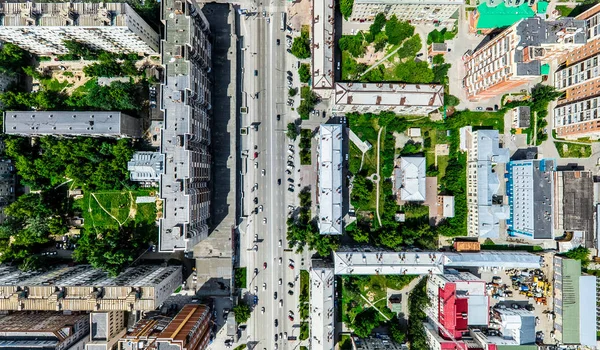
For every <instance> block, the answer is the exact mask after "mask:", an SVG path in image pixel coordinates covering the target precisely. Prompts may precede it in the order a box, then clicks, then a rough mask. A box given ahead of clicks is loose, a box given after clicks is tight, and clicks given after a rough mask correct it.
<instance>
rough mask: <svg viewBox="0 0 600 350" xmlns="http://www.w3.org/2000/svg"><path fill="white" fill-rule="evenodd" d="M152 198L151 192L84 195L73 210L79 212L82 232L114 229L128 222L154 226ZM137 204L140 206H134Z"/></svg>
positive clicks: (111, 192)
mask: <svg viewBox="0 0 600 350" xmlns="http://www.w3.org/2000/svg"><path fill="white" fill-rule="evenodd" d="M154 196H156V191H155V190H136V191H128V190H123V191H114V190H109V191H96V192H86V193H84V195H83V198H81V199H78V200H76V201H75V203H74V206H75V207H77V208H80V209H81V211H82V214H83V217H84V223H85V226H86V228H88V229H90V228H91V227H93V228H115V229H118V228H120V227H122V226H124V225H126V224H127V223H128V222H130V221H133V222H135V223H143V224H151V223H154V222H155V221H156V220H157V216H156V213H157V208H156V205H157V204H156V200H155V199H154ZM136 199H137V201H136ZM140 200H142V201H144V203H137V202H139V201H140Z"/></svg>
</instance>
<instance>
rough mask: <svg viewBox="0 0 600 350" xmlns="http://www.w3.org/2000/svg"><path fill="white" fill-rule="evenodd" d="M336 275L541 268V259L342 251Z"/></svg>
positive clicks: (506, 255) (336, 255) (501, 254)
mask: <svg viewBox="0 0 600 350" xmlns="http://www.w3.org/2000/svg"><path fill="white" fill-rule="evenodd" d="M333 258H334V268H335V274H336V275H350V274H352V275H375V274H381V275H403V274H406V275H427V274H438V275H439V274H443V273H444V269H445V268H483V269H491V268H539V267H540V266H541V263H540V257H539V256H537V255H535V254H531V253H522V252H500V251H485V252H472V253H471V252H470V253H466V252H465V253H446V252H350V251H348V252H343V251H338V252H334V253H333Z"/></svg>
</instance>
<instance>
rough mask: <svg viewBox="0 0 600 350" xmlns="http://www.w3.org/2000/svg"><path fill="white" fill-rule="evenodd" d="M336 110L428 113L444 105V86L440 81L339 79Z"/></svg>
mask: <svg viewBox="0 0 600 350" xmlns="http://www.w3.org/2000/svg"><path fill="white" fill-rule="evenodd" d="M334 101H335V106H334V111H335V112H340V113H350V112H356V113H379V112H384V111H389V112H394V113H396V114H410V115H427V114H429V113H431V112H435V111H436V110H438V109H439V108H440V107H443V106H444V86H443V85H436V84H398V83H336V84H335V100H334Z"/></svg>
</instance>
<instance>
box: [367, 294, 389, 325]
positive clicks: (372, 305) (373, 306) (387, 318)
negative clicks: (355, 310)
mask: <svg viewBox="0 0 600 350" xmlns="http://www.w3.org/2000/svg"><path fill="white" fill-rule="evenodd" d="M360 297H361V298H363V299H364V300H365V301H366V302H367V303H369V305H371V307H372V308H373V309H375V310H377V312H379V314H381V316H383V318H385V319H386V321H389V320H390V318H389V317H387V316H386V315H385V314H384V313H383V312H381V311H380V310H379V308H378V307H377V306H375V305H374V304H373V303H372V302H371V301H370V300H369V299H367V298H365V296H364V295H362V294H360ZM377 301H379V300H377ZM377 301H376V302H377Z"/></svg>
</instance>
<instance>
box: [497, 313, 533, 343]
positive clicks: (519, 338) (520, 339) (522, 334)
mask: <svg viewBox="0 0 600 350" xmlns="http://www.w3.org/2000/svg"><path fill="white" fill-rule="evenodd" d="M493 315H495V317H494V319H495V322H497V323H499V326H500V331H501V332H502V338H503V341H506V340H508V339H513V340H514V342H515V345H525V344H535V315H534V314H533V312H531V311H528V310H524V309H518V310H517V309H508V308H507V309H494V313H493ZM494 338H496V337H490V338H489V339H490V342H493V341H494Z"/></svg>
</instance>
